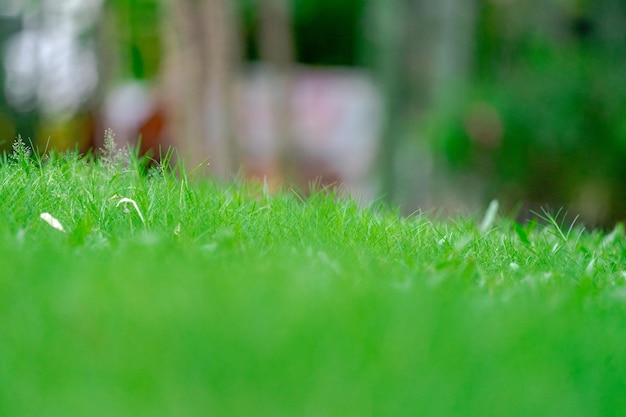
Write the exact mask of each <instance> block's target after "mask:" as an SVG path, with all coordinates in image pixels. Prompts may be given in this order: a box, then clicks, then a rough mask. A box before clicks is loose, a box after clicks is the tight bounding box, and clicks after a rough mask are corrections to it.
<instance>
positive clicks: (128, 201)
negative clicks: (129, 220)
mask: <svg viewBox="0 0 626 417" xmlns="http://www.w3.org/2000/svg"><path fill="white" fill-rule="evenodd" d="M122 203H130V204H132V205H133V207H134V208H135V211H137V214H139V218H140V219H141V221H142V222H143V224H146V219H144V218H143V214H141V211H140V210H139V207H138V206H137V202H136V201H135V200H133V199H131V198H126V197H123V198H121V199H120V201H118V202H117V204H116V205H115V207H119V206H120V204H122Z"/></svg>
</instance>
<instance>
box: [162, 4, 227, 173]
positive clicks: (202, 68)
mask: <svg viewBox="0 0 626 417" xmlns="http://www.w3.org/2000/svg"><path fill="white" fill-rule="evenodd" d="M232 7H233V3H232V2H230V1H227V0H205V1H194V0H167V1H166V10H165V16H166V20H165V25H166V31H165V32H166V33H167V34H168V35H167V41H166V54H167V63H166V68H165V71H164V72H165V73H166V75H165V83H166V90H169V94H168V95H170V96H171V97H172V98H173V100H172V102H170V103H168V105H169V107H170V108H171V111H172V118H173V124H172V125H173V126H172V130H173V132H172V136H173V137H174V138H175V140H176V141H177V142H178V143H179V144H180V147H181V153H182V155H181V156H182V157H183V158H185V160H186V163H187V166H188V168H191V169H195V168H197V167H201V166H202V167H206V164H207V163H208V164H209V165H208V167H209V171H210V172H212V173H214V174H216V175H218V176H219V177H221V178H224V179H227V178H229V177H230V176H232V175H233V173H234V170H235V169H236V164H237V161H236V160H237V152H236V149H237V143H236V139H235V135H234V129H233V88H234V78H235V76H236V73H237V70H238V65H237V62H238V59H239V56H238V54H239V50H240V48H239V46H238V43H239V42H238V38H237V29H236V24H235V23H236V19H235V15H234V13H233V10H232ZM203 170H204V169H201V171H203Z"/></svg>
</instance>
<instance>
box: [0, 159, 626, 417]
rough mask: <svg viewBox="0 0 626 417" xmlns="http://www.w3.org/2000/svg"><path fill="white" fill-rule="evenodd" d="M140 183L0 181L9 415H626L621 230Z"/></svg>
mask: <svg viewBox="0 0 626 417" xmlns="http://www.w3.org/2000/svg"><path fill="white" fill-rule="evenodd" d="M18 148H19V147H18ZM140 171H141V169H140V168H139V167H138V163H137V161H136V160H135V159H134V158H130V160H126V158H123V157H121V158H116V157H111V155H109V158H105V160H104V161H94V160H90V161H84V160H81V159H79V158H78V157H76V156H72V155H66V156H62V157H61V156H52V157H49V158H46V159H44V160H40V159H34V160H31V159H29V158H27V156H26V155H25V151H24V150H23V149H22V150H20V149H18V151H17V152H16V153H15V154H14V155H13V156H12V157H11V158H9V159H7V160H5V161H4V162H3V163H0V215H1V216H2V217H1V220H0V416H33V417H35V416H37V417H42V416H44V417H45V416H63V417H68V416H107V417H109V416H129V417H130V416H132V417H136V416H220V417H222V416H272V417H274V416H311V417H319V416H355V417H357V416H358V417H366V416H405V415H406V416H464V417H466V416H480V417H484V416H533V417H540V416H550V417H554V416H567V417H573V416H622V415H624V413H625V412H626V411H625V410H626V395H624V393H626V280H625V277H626V272H625V271H626V243H625V236H624V231H623V228H621V227H616V229H615V230H614V231H613V232H612V233H601V232H595V231H582V230H581V229H579V228H577V227H573V228H571V229H570V227H569V226H570V225H569V224H565V225H561V224H559V219H558V217H556V216H555V217H556V218H555V217H551V216H547V215H546V216H543V217H545V219H544V220H545V221H544V220H541V219H539V218H538V222H536V223H534V222H533V223H531V224H529V225H525V226H519V225H517V224H515V223H514V222H512V221H510V220H507V219H506V218H503V217H502V216H500V215H496V216H495V217H494V216H492V214H494V212H493V211H492V212H491V213H488V214H487V215H486V216H485V215H484V214H483V215H480V216H476V217H475V218H458V219H453V220H441V219H437V218H436V217H435V216H430V215H428V214H425V215H415V216H412V217H410V218H402V217H400V216H399V215H397V214H395V213H393V212H390V211H387V210H384V209H377V208H374V207H372V208H366V209H363V208H359V206H358V204H357V203H355V202H354V201H351V200H347V199H343V198H340V197H338V196H337V195H334V194H333V193H331V192H326V193H323V192H320V193H314V195H312V196H311V197H310V198H308V199H303V198H301V197H299V195H298V194H297V193H296V192H286V193H283V194H280V195H275V196H270V195H268V193H267V192H266V191H265V190H264V188H263V186H262V185H259V186H254V185H243V184H242V185H221V186H220V185H216V184H215V183H214V182H211V181H209V180H198V179H191V178H189V177H187V176H186V175H181V173H180V172H178V173H170V172H161V171H159V170H153V171H151V172H150V174H141V173H140ZM124 199H128V200H124ZM131 200H132V201H131ZM133 202H134V203H135V204H136V205H137V207H136V208H135V206H134V204H133ZM42 213H49V214H50V215H51V216H52V217H54V218H55V219H57V220H58V222H60V225H62V227H63V231H60V230H57V229H55V228H54V227H53V226H52V225H50V224H49V223H48V222H46V221H45V220H43V219H42V218H41V214H42ZM483 216H485V217H486V219H484V220H483V218H482V217H483ZM48 220H49V221H50V222H52V220H51V219H48Z"/></svg>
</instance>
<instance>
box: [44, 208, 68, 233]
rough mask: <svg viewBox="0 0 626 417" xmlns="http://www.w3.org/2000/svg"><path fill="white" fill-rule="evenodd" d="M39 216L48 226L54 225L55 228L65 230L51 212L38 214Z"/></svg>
mask: <svg viewBox="0 0 626 417" xmlns="http://www.w3.org/2000/svg"><path fill="white" fill-rule="evenodd" d="M39 217H40V218H41V220H43V221H44V222H46V223H48V224H49V225H50V226H52V227H54V228H55V229H57V230H59V231H61V232H65V229H63V225H62V224H61V222H60V221H58V220H57V219H55V218H54V217H53V216H52V214H50V213H41V214H40V215H39Z"/></svg>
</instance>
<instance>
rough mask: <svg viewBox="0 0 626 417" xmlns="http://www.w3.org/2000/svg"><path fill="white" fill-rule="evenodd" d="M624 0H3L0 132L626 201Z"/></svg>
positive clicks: (599, 203)
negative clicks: (109, 140) (111, 139)
mask: <svg viewBox="0 0 626 417" xmlns="http://www.w3.org/2000/svg"><path fill="white" fill-rule="evenodd" d="M625 22H626V2H624V1H622V0H587V1H585V0H550V1H541V0H473V1H467V0H439V1H436V0H389V1H384V2H380V1H373V0H343V1H340V2H338V1H334V0H291V1H290V0H257V1H254V0H239V1H228V0H206V1H203V2H198V1H193V0H161V1H157V0H85V1H80V2H79V1H69V0H66V1H63V0H32V1H20V0H4V1H2V2H1V3H0V49H1V51H2V52H1V53H0V61H1V62H0V84H1V85H2V88H1V89H0V141H1V144H0V146H1V147H2V148H3V149H5V150H10V147H11V144H12V143H13V140H14V139H15V138H16V136H17V135H21V136H22V137H23V138H28V139H30V141H32V143H33V144H34V145H35V146H38V147H39V148H41V149H44V148H46V149H51V148H57V149H74V148H76V147H78V149H79V150H81V152H87V151H88V149H89V148H99V147H101V145H102V137H103V134H104V131H105V129H107V128H112V129H113V130H114V132H115V133H116V137H117V140H118V141H120V142H122V143H124V142H128V143H134V141H136V140H137V138H138V137H141V148H142V151H144V152H151V155H152V157H153V158H158V157H159V155H160V154H162V152H164V151H161V152H160V151H159V149H166V148H167V147H169V146H176V147H177V148H178V149H179V155H180V156H182V157H184V158H186V159H187V160H188V161H189V164H188V165H189V166H202V167H206V170H207V172H209V173H211V174H212V175H215V176H216V177H218V178H221V179H225V180H229V179H232V178H233V177H234V176H236V175H240V176H245V177H248V178H253V177H256V178H261V179H266V180H267V181H268V182H269V183H270V184H272V185H273V186H276V187H279V186H281V185H284V184H287V183H289V184H290V183H297V184H299V185H300V186H301V187H303V188H306V187H307V183H308V182H310V181H314V180H316V179H318V181H319V182H320V183H321V184H339V183H345V184H346V185H345V187H346V188H347V189H348V190H349V191H350V192H351V193H353V194H355V195H356V196H357V197H359V198H360V199H361V200H363V201H364V202H368V201H372V200H375V199H386V200H387V201H389V202H390V203H391V204H392V205H393V206H400V207H402V210H403V211H404V212H405V213H411V212H413V211H415V210H417V209H426V210H430V209H436V210H441V211H443V212H454V211H459V210H466V209H470V210H474V209H477V208H479V207H484V206H485V205H486V203H487V202H488V201H490V200H492V199H498V200H499V201H500V202H501V204H502V206H503V207H504V208H505V209H506V210H509V212H511V213H514V214H516V215H518V216H519V217H522V218H523V217H525V216H526V214H527V213H528V211H529V210H533V209H534V210H537V209H538V208H539V207H549V206H551V207H556V208H558V207H561V206H564V207H566V209H567V210H568V211H569V212H570V213H571V214H580V215H581V218H582V220H583V221H584V222H585V223H586V224H587V225H589V226H608V227H610V226H611V225H612V224H613V223H614V222H616V221H619V220H622V219H623V218H624V216H625V214H626V187H624V179H626V165H625V164H624V163H623V161H624V159H625V157H626V77H625V76H624V75H625V74H626V24H625Z"/></svg>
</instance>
